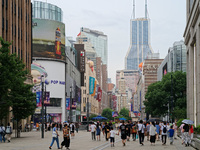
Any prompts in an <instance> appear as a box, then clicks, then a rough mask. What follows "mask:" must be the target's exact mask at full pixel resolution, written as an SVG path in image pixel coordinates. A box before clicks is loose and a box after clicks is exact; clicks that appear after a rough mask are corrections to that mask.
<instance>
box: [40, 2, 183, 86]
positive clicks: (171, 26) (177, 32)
mask: <svg viewBox="0 0 200 150" xmlns="http://www.w3.org/2000/svg"><path fill="white" fill-rule="evenodd" d="M42 1H44V2H46V1H47V2H48V3H52V4H55V5H57V6H58V7H60V8H61V9H62V10H63V21H64V23H65V30H66V36H72V37H73V39H74V40H75V39H76V36H77V34H78V33H79V32H80V28H81V27H86V28H90V29H93V30H99V31H102V32H104V34H106V35H107V36H108V77H109V78H112V82H113V83H115V74H116V70H121V69H124V58H125V55H126V53H127V51H128V47H129V44H130V19H131V16H132V10H133V6H132V5H133V0H42ZM135 1H136V18H140V17H144V15H145V13H144V12H145V0H135ZM148 13H149V17H150V19H151V46H152V48H153V51H154V52H158V51H159V52H160V57H161V58H164V57H165V56H166V55H167V51H168V48H169V47H171V46H172V45H173V43H174V42H175V41H180V40H182V39H183V33H184V29H185V25H186V0H148Z"/></svg>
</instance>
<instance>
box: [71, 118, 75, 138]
mask: <svg viewBox="0 0 200 150" xmlns="http://www.w3.org/2000/svg"><path fill="white" fill-rule="evenodd" d="M74 130H75V125H74V124H73V122H71V123H70V134H71V137H72V138H74V136H75V134H74Z"/></svg>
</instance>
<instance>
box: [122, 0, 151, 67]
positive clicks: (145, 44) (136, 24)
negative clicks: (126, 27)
mask: <svg viewBox="0 0 200 150" xmlns="http://www.w3.org/2000/svg"><path fill="white" fill-rule="evenodd" d="M134 6H135V5H134ZM134 14H135V13H134ZM130 23H131V28H130V30H131V37H130V47H129V50H128V52H127V54H126V57H125V69H126V70H138V69H139V64H140V63H141V62H143V61H144V59H146V58H147V55H148V54H151V53H153V51H152V48H151V44H150V19H149V18H148V17H147V1H146V5H145V18H137V19H135V18H133V19H131V22H130Z"/></svg>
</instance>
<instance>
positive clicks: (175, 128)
mask: <svg viewBox="0 0 200 150" xmlns="http://www.w3.org/2000/svg"><path fill="white" fill-rule="evenodd" d="M173 129H174V139H177V138H176V137H177V124H176V123H174V125H173Z"/></svg>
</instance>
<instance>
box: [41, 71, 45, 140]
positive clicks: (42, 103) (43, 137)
mask: <svg viewBox="0 0 200 150" xmlns="http://www.w3.org/2000/svg"><path fill="white" fill-rule="evenodd" d="M41 78H42V138H44V75H42V76H41Z"/></svg>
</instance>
